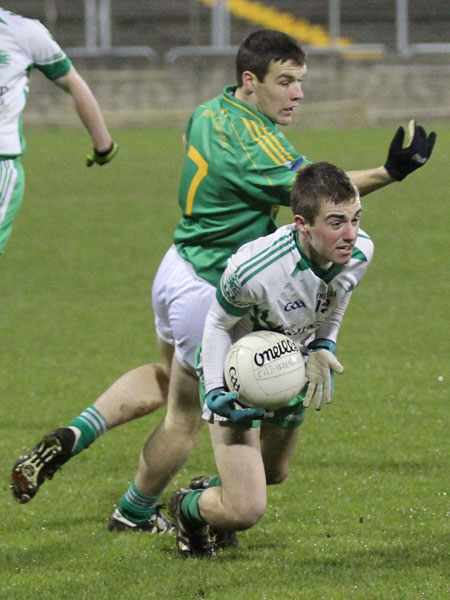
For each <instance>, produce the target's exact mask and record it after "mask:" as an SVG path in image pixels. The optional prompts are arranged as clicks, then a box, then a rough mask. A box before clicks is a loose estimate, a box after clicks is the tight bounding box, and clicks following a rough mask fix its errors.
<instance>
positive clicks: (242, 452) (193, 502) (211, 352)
mask: <svg viewBox="0 0 450 600" xmlns="http://www.w3.org/2000/svg"><path fill="white" fill-rule="evenodd" d="M291 207H292V210H293V212H294V223H293V224H292V225H287V226H285V227H281V228H280V229H278V230H277V231H276V232H275V233H273V234H271V235H268V236H265V237H262V238H258V239H257V240H255V241H253V242H249V243H248V244H245V245H244V246H242V247H241V248H240V249H239V250H238V251H237V252H236V253H235V254H233V255H232V256H231V257H230V258H229V259H228V263H227V267H226V269H225V272H224V273H223V275H222V278H221V280H220V284H219V286H218V288H217V293H216V299H215V300H214V302H213V305H212V307H211V309H210V311H209V312H208V315H207V318H206V323H205V329H204V334H203V341H202V354H201V360H200V369H199V370H200V373H201V381H202V383H203V385H204V393H205V394H206V396H205V401H204V410H203V418H204V419H205V420H207V421H208V422H209V424H210V425H209V426H210V433H211V440H212V444H213V448H214V456H215V460H216V465H217V468H218V471H219V477H218V478H217V477H216V478H214V480H213V482H212V483H211V482H210V483H209V486H208V487H207V488H206V489H198V490H192V489H190V490H187V489H180V490H177V491H175V492H174V493H173V494H172V496H171V499H170V509H171V512H172V515H173V516H174V517H175V519H176V522H177V547H178V552H179V553H180V554H181V555H182V556H184V557H187V556H214V547H213V544H212V542H211V539H210V536H209V527H211V528H214V529H219V530H222V531H223V530H225V531H234V530H244V529H248V528H250V527H252V526H253V525H255V523H257V522H258V521H259V519H260V518H261V517H262V516H263V514H264V511H265V507H266V485H267V484H274V483H280V482H282V481H283V480H284V479H285V478H286V476H287V473H288V470H289V462H290V458H291V456H292V453H293V451H294V448H295V444H296V440H297V436H298V431H299V430H298V427H299V425H301V423H302V421H303V416H304V411H305V408H306V407H307V406H309V405H310V403H311V402H313V404H314V407H315V408H316V409H318V410H320V408H321V407H322V404H323V402H324V401H326V402H331V397H332V389H331V388H332V384H331V381H332V377H330V373H332V372H337V373H342V372H343V367H342V365H341V364H340V362H339V361H338V360H337V358H336V357H335V356H334V350H335V346H336V340H337V335H338V331H339V327H340V325H341V321H342V317H343V315H344V312H345V309H346V307H347V305H348V302H349V300H350V296H351V294H352V291H353V289H354V288H355V287H356V286H357V285H358V284H359V282H360V281H361V279H362V277H363V275H364V273H365V272H366V269H367V266H368V265H369V263H370V261H371V259H372V254H373V243H372V241H371V240H370V238H369V237H368V236H367V234H365V233H364V232H363V231H362V230H361V229H360V228H359V222H360V215H361V202H360V198H359V193H358V191H357V189H356V187H355V186H354V185H353V183H352V182H351V181H350V179H349V178H348V176H347V175H346V174H345V173H344V172H343V171H341V170H340V169H338V168H337V167H335V166H334V165H330V164H329V163H315V164H313V165H309V166H307V167H305V168H304V169H301V170H300V171H299V172H298V175H297V177H296V180H295V183H294V187H293V190H292V194H291ZM258 329H267V330H271V331H278V332H280V333H283V334H285V335H287V336H288V337H289V338H290V339H291V340H292V341H293V342H294V343H295V344H296V345H297V346H298V348H299V349H300V350H301V352H302V354H303V355H304V357H305V360H306V379H307V385H306V386H305V387H304V389H303V390H302V391H301V393H300V394H299V395H298V396H297V397H296V398H293V400H292V401H291V402H290V404H289V405H288V406H286V407H283V408H280V409H278V410H275V411H274V412H273V413H266V412H265V411H264V409H262V408H246V409H242V408H241V407H239V406H237V405H236V401H237V400H238V394H237V393H236V392H230V391H228V390H227V388H226V384H225V381H224V368H223V366H224V363H225V358H226V355H227V353H228V351H229V349H230V347H231V344H232V343H233V342H234V341H236V339H239V338H240V337H242V336H243V335H245V334H247V333H249V332H250V331H253V330H258Z"/></svg>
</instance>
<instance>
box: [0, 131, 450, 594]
mask: <svg viewBox="0 0 450 600" xmlns="http://www.w3.org/2000/svg"><path fill="white" fill-rule="evenodd" d="M287 133H288V137H289V138H290V139H291V140H292V142H293V143H294V145H295V146H296V148H298V149H299V150H303V151H304V152H305V154H306V155H307V156H308V157H309V158H310V159H312V160H314V161H318V160H328V161H330V162H335V163H336V164H338V165H340V166H342V167H344V168H346V169H354V168H364V167H367V166H374V165H377V164H382V163H383V162H384V159H385V155H386V152H387V147H388V144H389V142H390V139H391V137H392V135H393V131H391V130H381V131H370V132H367V131H346V132H311V131H308V132H300V131H295V130H290V131H289V130H288V132H287ZM180 136H181V131H162V130H158V129H155V130H139V131H138V130H131V131H130V130H127V131H125V130H124V131H117V132H115V137H116V139H117V140H118V141H119V144H120V153H119V155H118V157H117V158H116V159H115V160H114V162H113V163H111V165H108V166H105V167H102V168H98V167H97V166H95V167H92V168H91V169H87V168H86V167H85V166H84V163H83V158H84V155H85V153H86V151H87V150H88V148H89V143H88V142H87V138H86V135H85V134H84V133H83V132H80V131H76V132H75V131H69V132H67V131H55V130H53V131H47V130H33V131H28V134H27V140H28V144H29V150H28V153H27V155H26V157H25V159H24V164H25V169H26V176H27V185H26V193H25V199H24V205H23V207H22V209H21V211H20V213H19V217H18V219H17V222H16V227H15V230H14V232H13V235H12V237H11V239H10V242H9V245H8V246H7V249H6V253H5V255H4V256H2V257H1V258H0V274H1V276H0V281H1V290H2V293H1V303H0V340H1V359H0V428H1V431H0V448H1V452H0V464H1V473H2V477H1V486H0V501H1V507H2V511H1V519H0V528H1V536H0V598H1V599H2V600H3V599H4V600H16V599H17V600H18V599H19V598H20V599H21V600H22V599H23V598H27V599H30V600H34V599H37V598H40V599H42V600H56V599H68V600H69V599H70V600H73V599H77V600H81V599H87V600H91V599H92V600H94V599H95V600H104V599H105V600H106V599H113V600H114V599H119V598H120V599H122V598H128V599H130V600H145V599H157V600H165V599H170V600H172V599H175V598H180V599H183V600H184V599H197V598H206V599H209V600H216V599H217V600H219V599H220V600H231V599H232V600H241V599H245V600H264V599H266V600H278V599H280V600H286V599H293V600H298V599H305V600H316V599H317V600H319V599H325V600H348V599H353V598H355V599H361V600H362V599H364V600H368V599H369V600H372V599H373V600H375V599H386V600H416V599H418V598H428V599H430V600H440V599H444V598H448V597H449V595H450V577H449V572H450V568H449V567H450V565H449V562H450V558H449V557H450V506H449V496H450V486H449V471H450V469H449V467H450V440H449V435H448V425H449V378H450V373H449V371H448V356H449V341H448V337H449V336H448V331H447V330H448V322H449V315H448V310H447V306H448V295H449V287H448V276H447V271H448V266H447V261H446V260H445V257H446V256H447V255H448V243H449V234H448V220H447V219H448V200H447V190H448V187H449V185H448V184H449V175H448V165H447V162H448V157H447V153H446V151H445V148H448V147H449V142H450V130H449V129H443V128H439V129H438V140H437V144H436V148H435V152H434V155H433V157H432V160H431V161H430V163H429V164H428V165H427V166H426V167H425V168H424V169H421V170H420V171H418V172H417V173H415V174H413V175H412V176H410V177H409V178H408V179H407V180H405V181H404V182H403V183H401V184H394V185H391V186H389V187H388V188H386V189H384V190H381V191H378V192H376V193H375V194H373V195H372V196H369V197H367V198H366V199H365V200H364V215H363V218H362V227H363V228H364V229H365V230H366V231H367V232H368V233H370V235H371V236H372V238H373V239H374V242H375V258H374V262H373V264H372V266H371V268H370V269H369V271H368V273H367V275H366V277H365V278H364V281H363V282H362V284H361V286H360V288H359V289H358V290H356V292H355V294H354V297H353V300H352V303H351V305H350V308H349V310H348V312H347V314H346V317H345V320H344V324H343V327H342V332H341V335H340V340H339V344H338V352H337V354H338V356H339V359H340V360H341V362H342V363H343V364H344V365H345V373H344V375H342V376H340V377H337V378H336V393H335V399H334V402H333V403H332V404H331V405H330V406H326V407H325V409H324V410H323V411H322V412H321V413H315V412H314V411H311V412H310V413H309V414H308V416H307V419H306V423H305V425H304V426H303V431H302V436H301V439H300V441H299V445H298V448H297V451H296V454H295V456H294V459H293V461H292V471H291V474H290V476H289V477H288V480H287V481H286V482H285V483H284V484H283V485H281V486H278V487H273V488H271V489H270V491H269V506H268V510H267V514H266V516H265V517H264V518H263V520H262V521H261V522H260V523H259V524H258V525H257V526H256V527H254V528H253V529H251V530H250V531H247V532H244V533H242V534H240V540H241V545H240V548H239V549H233V550H229V551H226V552H222V553H220V554H219V556H218V558H217V560H216V561H213V562H210V561H199V560H193V561H182V560H181V559H179V558H178V556H177V555H176V552H175V545H174V540H173V538H170V537H168V536H167V537H166V536H159V537H155V536H153V537H150V536H146V535H145V534H140V535H136V534H121V535H120V534H119V535H114V534H111V533H109V532H108V531H107V530H106V523H107V519H108V517H109V516H110V514H111V513H112V511H113V508H114V505H115V503H117V502H118V500H119V498H120V495H121V494H122V493H123V492H124V491H125V490H126V488H127V487H128V485H129V482H130V479H131V477H132V476H133V474H134V471H135V467H136V462H137V457H138V453H139V451H140V449H141V446H142V444H143V442H144V440H145V439H146V437H147V434H148V433H149V432H150V431H151V430H152V429H153V427H154V426H155V425H156V424H157V422H158V421H159V419H160V418H161V414H162V413H161V412H160V413H159V414H158V413H156V414H154V415H151V416H149V417H145V418H143V419H141V420H138V421H135V422H133V423H130V424H128V425H125V426H123V427H120V428H118V429H116V430H114V431H111V432H110V433H108V434H107V435H105V436H103V437H102V438H100V440H98V441H97V442H96V443H95V444H94V445H93V446H92V447H91V448H90V449H89V450H88V451H87V452H84V453H82V454H81V455H80V456H79V457H77V458H76V459H74V460H72V461H70V462H69V463H68V464H67V465H66V466H65V467H64V468H63V470H62V472H59V473H57V474H56V476H55V478H54V480H53V481H51V482H46V483H45V484H44V485H43V487H42V489H41V490H40V492H39V493H38V495H37V496H36V498H35V499H34V500H32V501H31V502H30V503H29V504H27V505H19V504H18V503H16V502H15V501H14V500H13V499H12V496H11V494H10V491H9V489H8V485H9V475H10V470H11V467H12V465H13V463H14V460H15V459H16V457H17V456H18V454H19V453H20V452H21V450H22V449H24V448H27V447H29V446H30V445H32V444H34V443H35V442H36V441H37V440H38V439H39V438H40V436H41V435H42V434H44V433H45V432H46V431H47V430H49V429H51V428H53V427H56V426H62V425H65V424H67V422H68V421H69V420H70V419H72V418H73V417H74V416H75V415H77V414H78V413H79V412H81V410H82V409H84V408H85V407H86V406H88V405H89V404H91V403H92V402H93V401H94V400H95V399H96V397H97V396H98V395H99V394H100V393H101V392H102V391H103V390H104V389H105V388H106V387H107V386H108V385H109V384H110V383H112V382H113V381H114V380H115V379H116V378H117V377H118V376H119V375H121V374H122V373H124V372H125V371H128V370H130V369H131V368H133V367H136V366H138V365H140V364H143V363H146V362H151V361H154V360H158V353H157V349H156V344H155V336H154V332H153V324H152V313H151V309H150V307H149V296H150V285H151V281H152V278H153V276H154V274H155V271H156V268H157V266H158V263H159V261H160V259H161V258H162V256H163V254H164V252H165V250H166V249H167V248H168V246H169V245H170V243H171V236H172V232H173V228H174V226H175V224H176V222H177V220H178V214H179V212H178V207H177V186H178V179H179V174H180V169H181V163H182V159H183V151H182V148H181V143H180ZM289 220H290V216H289V212H288V211H287V210H283V211H282V214H281V218H280V224H281V223H284V222H287V221H289ZM214 472H215V469H214V462H213V459H212V456H211V450H210V445H209V439H208V435H207V431H206V429H205V430H204V432H203V435H202V436H201V440H200V443H199V445H198V446H197V447H196V449H195V451H194V453H193V455H192V457H191V458H190V460H189V462H188V463H187V464H186V466H185V468H184V469H183V470H182V471H181V472H180V473H179V474H178V475H177V476H176V478H175V480H174V481H173V483H172V485H171V486H170V488H169V490H168V491H167V494H165V498H164V499H165V500H167V499H168V496H169V494H170V492H171V491H172V490H173V489H175V488H176V487H179V486H180V485H183V484H185V483H186V482H187V481H188V480H189V479H190V477H192V476H194V475H199V474H202V473H214Z"/></svg>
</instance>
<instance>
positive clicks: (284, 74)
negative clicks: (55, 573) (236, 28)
mask: <svg viewBox="0 0 450 600" xmlns="http://www.w3.org/2000/svg"><path fill="white" fill-rule="evenodd" d="M236 73H237V85H236V86H229V87H226V88H225V90H224V91H223V93H221V94H219V95H218V96H217V97H216V98H213V99H212V100H209V101H208V102H205V103H204V104H202V105H200V106H199V107H198V108H197V109H196V110H195V111H194V113H193V115H192V117H191V119H190V121H189V124H188V127H187V131H186V159H185V162H184V166H183V171H182V176H181V183H180V191H179V204H180V208H181V211H182V217H181V220H180V222H179V224H178V226H177V228H176V231H175V236H174V244H173V246H172V247H171V248H170V249H169V250H168V252H167V254H166V256H165V257H164V259H163V261H162V263H161V265H160V267H159V269H158V272H157V274H156V277H155V280H154V284H153V294H152V296H153V308H154V312H155V326H156V331H157V335H158V343H159V346H160V349H161V351H162V356H163V363H162V364H160V365H159V364H153V365H144V366H142V367H139V368H137V369H134V370H133V371H131V372H129V373H126V374H125V375H124V376H122V378H120V379H119V380H118V381H117V382H115V383H114V384H113V385H112V386H111V387H110V388H109V389H108V390H107V391H106V392H105V393H104V394H103V395H102V396H101V397H100V398H99V399H98V400H97V401H96V402H95V403H94V404H93V405H92V406H90V407H88V408H87V409H86V410H85V411H83V412H82V413H81V414H80V415H79V416H78V417H76V418H75V419H74V420H73V421H71V423H70V424H69V426H68V427H63V428H59V429H57V430H55V431H53V432H51V433H49V434H47V435H46V436H45V437H44V438H43V439H42V440H41V441H40V442H39V443H38V444H37V445H36V446H35V447H34V448H32V449H31V450H30V451H28V452H27V453H25V454H24V455H23V456H21V457H20V458H19V459H18V460H17V461H16V464H15V466H14V469H13V473H12V490H13V493H14V496H15V497H16V499H17V500H18V501H19V502H27V501H29V500H30V499H31V498H32V497H33V496H34V495H35V494H36V492H37V491H38V489H39V487H40V485H41V484H42V483H43V481H45V479H47V478H50V477H51V476H52V475H53V474H54V472H55V471H56V470H57V469H58V468H59V467H60V466H61V465H62V464H63V463H64V462H66V461H67V460H69V459H70V458H71V457H72V456H74V455H76V454H78V453H79V452H81V451H82V450H84V449H85V448H87V447H88V446H89V445H90V444H91V443H92V442H93V441H94V440H95V439H96V438H97V437H98V436H99V435H101V434H102V433H104V432H106V431H108V430H110V429H112V428H113V427H116V426H118V425H121V424H123V423H126V422H127V421H130V420H131V419H134V418H137V417H140V416H142V415H144V414H147V413H150V412H151V411H152V410H155V408H157V407H158V406H161V405H162V404H164V403H165V402H167V411H166V414H165V417H164V418H163V420H162V421H161V423H160V425H159V427H158V428H157V429H156V430H155V431H154V432H153V433H152V435H151V436H150V438H149V440H148V441H147V443H146V445H145V447H144V449H143V451H142V452H141V456H140V459H139V465H138V470H137V473H136V476H135V479H134V481H133V482H132V484H131V486H130V488H129V489H128V491H127V492H126V493H125V494H124V495H123V496H122V499H121V501H120V505H119V507H118V509H117V510H116V511H115V512H114V515H113V516H112V518H111V520H110V524H109V527H110V529H112V530H114V529H115V530H124V529H131V530H135V531H139V530H146V531H155V530H159V531H161V530H164V529H167V527H165V526H164V524H163V519H162V517H161V514H160V512H159V509H158V501H159V497H160V495H161V494H162V492H163V491H164V489H165V487H166V486H167V484H168V483H169V482H170V479H171V477H172V476H173V475H174V474H175V473H176V471H177V470H178V469H179V468H180V467H181V466H182V465H183V463H184V462H185V460H186V459H187V458H188V456H189V453H190V451H191V449H192V447H193V445H194V443H195V440H196V438H197V435H198V433H199V431H200V428H201V426H202V419H201V413H200V410H199V403H198V381H197V377H196V374H195V371H194V359H195V352H196V348H197V345H198V343H199V342H200V341H201V338H202V332H203V327H204V321H205V317H206V314H207V312H208V310H209V308H210V306H211V304H212V302H213V300H214V296H215V289H216V286H217V284H218V282H219V279H220V275H221V273H222V272H223V270H224V268H225V265H226V261H227V259H228V257H229V256H230V255H231V254H232V253H233V252H235V251H236V250H237V248H239V247H240V246H241V245H242V244H244V243H246V242H249V241H251V240H253V239H255V238H257V237H260V236H262V235H267V234H270V233H272V232H274V231H275V229H276V226H275V217H276V214H277V210H278V206H279V205H280V204H281V205H285V206H288V205H289V202H290V191H291V188H292V185H293V182H294V179H295V176H296V174H297V171H298V169H299V168H302V167H303V166H305V165H307V164H308V163H309V161H308V160H307V159H306V158H305V156H304V155H302V154H299V153H298V152H297V151H296V150H295V149H294V148H293V147H292V145H291V144H290V143H289V142H288V140H287V139H286V138H285V136H284V135H283V134H282V133H281V131H279V129H278V125H288V124H289V123H290V121H291V120H292V115H293V113H294V111H295V110H296V109H297V107H298V105H299V103H300V101H301V100H302V98H303V91H302V79H303V77H304V76H305V74H306V63H305V54H304V52H303V50H302V48H301V46H300V45H299V43H298V42H297V41H296V40H294V39H293V38H292V37H290V36H288V35H286V34H284V33H281V32H279V31H273V30H263V31H259V32H255V33H252V34H251V35H250V36H248V38H246V40H244V42H243V43H242V45H241V46H240V48H239V51H238V54H237V57H236ZM402 136H403V130H402V129H399V131H398V132H397V134H396V137H395V138H394V141H393V142H392V144H391V148H390V150H389V158H388V161H387V162H386V165H385V166H381V167H377V168H374V169H368V170H363V171H354V172H351V173H349V175H350V177H351V179H352V180H353V181H354V183H355V184H356V185H357V186H358V188H359V191H360V193H361V195H362V194H366V193H369V192H371V191H374V190H376V189H379V188H381V187H383V186H385V185H387V184H389V183H391V182H393V181H394V180H396V179H400V178H402V177H404V176H406V175H407V174H408V173H410V172H412V171H413V170H414V169H416V168H418V167H419V166H421V165H422V164H423V163H424V162H426V160H427V159H428V157H429V156H430V154H431V150H432V145H433V142H434V134H430V136H427V135H426V133H425V131H424V130H423V129H422V128H419V127H417V128H416V130H415V134H414V137H413V139H412V141H411V143H410V144H409V146H408V147H407V148H402V141H403V138H402ZM417 157H419V158H420V160H417Z"/></svg>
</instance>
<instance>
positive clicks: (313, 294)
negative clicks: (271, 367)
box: [203, 225, 373, 391]
mask: <svg viewBox="0 0 450 600" xmlns="http://www.w3.org/2000/svg"><path fill="white" fill-rule="evenodd" d="M372 255H373V243H372V241H371V239H370V238H369V237H368V236H367V234H365V233H364V232H363V231H362V230H360V231H359V234H358V238H357V241H356V244H355V246H354V249H353V254H352V258H351V259H350V261H349V262H348V263H347V264H345V265H337V264H331V265H330V266H329V267H328V268H321V267H318V266H317V265H314V264H313V263H312V262H311V261H310V260H309V259H308V258H307V257H306V256H305V255H304V254H303V253H302V251H301V248H300V244H299V240H298V234H297V231H296V228H295V226H294V225H286V226H284V227H280V228H279V229H278V230H277V231H276V232H275V233H273V234H271V235H268V236H266V237H263V238H259V239H257V240H255V241H253V242H249V243H248V244H245V245H244V246H242V247H241V248H240V249H239V250H238V251H237V252H236V254H233V256H231V257H230V258H229V259H228V263H227V267H226V269H225V271H224V273H223V275H222V278H221V280H220V284H219V286H218V288H217V293H216V300H217V304H215V308H214V306H213V308H212V310H211V311H210V313H209V315H208V318H207V319H206V325H205V330H204V335H203V368H204V373H205V383H206V389H207V390H208V391H209V390H211V389H214V388H216V387H221V385H223V364H224V359H225V356H226V352H227V351H228V349H229V347H230V344H231V342H235V341H236V340H237V339H239V338H240V337H242V336H243V335H245V334H247V333H249V332H251V331H255V330H260V329H267V330H271V331H278V332H280V333H283V334H284V335H287V336H288V337H289V338H291V339H292V341H293V342H295V343H296V345H297V346H298V347H299V349H300V350H301V351H302V353H303V354H305V355H307V354H308V353H309V349H308V345H309V344H310V343H311V342H312V341H313V340H314V339H328V340H331V341H333V342H336V340H337V335H338V331H339V327H340V324H341V321H342V317H343V314H344V312H345V309H346V307H347V304H348V301H349V299H350V295H351V293H352V291H353V289H354V288H355V287H356V286H357V285H358V284H359V282H360V281H361V279H362V277H363V275H364V273H365V272H366V269H367V266H368V265H369V263H370V261H371V259H372Z"/></svg>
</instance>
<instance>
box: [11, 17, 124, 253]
mask: <svg viewBox="0 0 450 600" xmlns="http://www.w3.org/2000/svg"><path fill="white" fill-rule="evenodd" d="M32 67H34V68H37V69H39V70H40V71H41V72H42V73H43V74H44V75H45V77H47V78H48V79H49V80H50V81H53V82H54V83H55V84H56V85H57V86H58V87H60V88H61V89H62V90H64V91H65V92H67V93H69V94H71V96H72V98H73V101H74V105H75V110H76V112H77V114H78V116H79V118H80V120H81V122H82V123H83V125H84V126H85V128H86V129H87V131H88V133H89V135H90V137H91V139H92V143H93V148H92V150H91V151H90V152H89V153H88V155H87V157H86V164H87V166H88V167H90V166H91V165H93V164H94V163H97V164H99V165H103V164H106V163H107V162H109V161H110V160H111V159H112V158H113V157H114V156H115V155H116V153H117V144H115V143H114V142H113V140H112V139H111V136H110V134H109V131H108V129H107V127H106V125H105V121H104V119H103V116H102V113H101V112H100V108H99V106H98V104H97V101H96V99H95V97H94V95H93V94H92V92H91V90H90V89H89V87H88V85H87V83H86V82H85V81H84V79H83V78H82V77H81V76H80V75H79V74H78V72H77V71H76V69H75V67H74V66H73V65H72V63H71V62H70V60H69V59H68V58H67V56H66V54H65V53H64V52H63V50H62V49H61V48H60V46H59V45H58V44H57V42H55V40H54V39H53V37H52V36H51V35H50V33H49V32H48V31H47V29H46V28H45V27H44V26H43V25H42V24H41V23H39V21H36V20H35V19H27V18H25V17H22V16H20V15H16V14H14V13H11V12H9V11H7V10H5V9H3V8H0V254H2V253H3V251H4V249H5V246H6V243H7V241H8V238H9V236H10V235H11V230H12V226H13V221H14V217H15V215H16V213H17V211H18V210H19V207H20V204H21V202H22V197H23V192H24V186H25V177H24V172H23V167H22V164H21V162H20V157H21V156H22V155H23V153H24V152H25V140H24V138H23V135H22V112H23V110H24V108H25V104H26V101H27V98H28V90H29V74H30V69H31V68H32Z"/></svg>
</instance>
